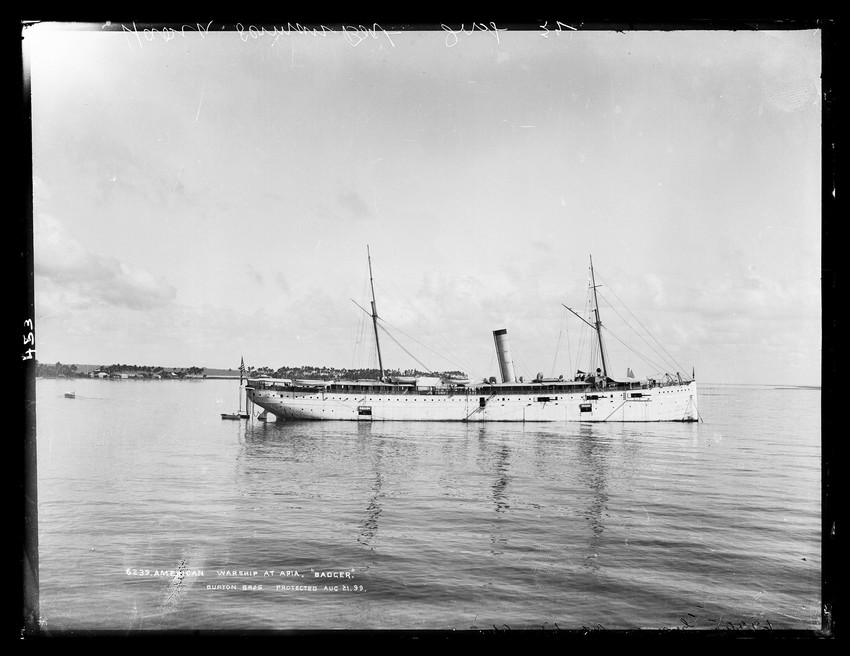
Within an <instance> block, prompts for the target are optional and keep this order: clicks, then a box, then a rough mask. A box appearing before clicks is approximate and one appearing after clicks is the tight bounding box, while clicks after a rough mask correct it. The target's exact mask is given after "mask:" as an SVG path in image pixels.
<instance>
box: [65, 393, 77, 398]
mask: <svg viewBox="0 0 850 656" xmlns="http://www.w3.org/2000/svg"><path fill="white" fill-rule="evenodd" d="M65 398H66V399H75V398H77V393H76V392H65Z"/></svg>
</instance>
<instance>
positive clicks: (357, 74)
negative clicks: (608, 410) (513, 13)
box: [23, 23, 822, 385]
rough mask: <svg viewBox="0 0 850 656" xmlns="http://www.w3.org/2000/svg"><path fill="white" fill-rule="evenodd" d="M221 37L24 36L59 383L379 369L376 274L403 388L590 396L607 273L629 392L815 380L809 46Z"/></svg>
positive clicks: (816, 222)
mask: <svg viewBox="0 0 850 656" xmlns="http://www.w3.org/2000/svg"><path fill="white" fill-rule="evenodd" d="M174 27H178V28H179V26H174ZM224 27H225V26H219V25H216V24H215V23H212V24H203V25H201V26H200V29H199V27H198V26H196V25H192V26H191V27H190V28H186V29H182V30H179V29H178V30H177V31H168V30H166V29H163V26H159V28H160V29H157V30H152V29H147V30H146V29H145V28H144V27H143V26H134V25H132V24H125V25H110V26H108V27H104V26H99V25H98V26H91V25H72V24H53V25H51V24H43V25H37V26H33V27H29V28H25V29H24V30H23V35H24V38H23V48H24V56H25V63H26V64H27V66H28V70H29V80H30V92H31V104H32V165H33V201H32V203H33V204H32V223H33V261H34V264H33V267H34V271H33V273H34V280H35V299H34V300H35V335H36V350H37V353H36V357H37V359H38V360H39V361H40V362H46V363H54V362H57V361H59V362H63V363H79V364H102V365H106V364H139V365H151V366H163V367H190V366H199V367H207V368H235V367H237V366H238V365H239V362H240V359H241V358H244V362H245V365H246V366H254V367H262V366H268V367H271V368H272V369H277V368H278V367H281V366H299V365H316V366H332V367H338V368H341V367H347V368H352V367H366V366H374V364H375V362H376V360H375V339H374V333H373V332H372V331H373V327H372V323H371V318H370V316H369V309H370V307H369V303H370V301H371V291H370V287H369V277H370V276H369V256H371V265H372V278H373V281H374V288H375V301H376V307H377V313H378V315H379V317H380V322H381V326H382V328H381V330H380V331H379V336H380V339H381V353H382V359H383V364H384V366H385V367H387V368H397V369H401V370H404V369H408V368H414V367H416V368H419V369H420V370H421V369H422V368H423V367H425V368H428V369H430V370H433V371H448V370H461V371H465V372H466V373H467V374H469V375H470V376H474V377H479V376H482V377H489V376H491V375H496V376H498V364H497V361H496V358H495V349H494V346H493V335H492V333H493V331H494V330H497V329H501V328H506V329H507V330H508V337H509V340H510V346H511V354H512V357H513V360H514V365H515V368H516V371H517V375H523V376H524V377H534V376H535V375H537V374H538V373H543V374H544V375H545V376H550V375H551V376H558V375H564V376H565V377H571V376H572V374H573V373H574V372H575V371H576V370H578V369H582V370H587V368H588V367H590V366H592V362H591V361H590V360H588V359H587V358H588V355H587V350H588V347H589V346H591V345H592V344H593V343H594V342H593V339H594V336H593V335H592V334H591V333H590V332H589V328H588V326H587V325H586V324H584V323H583V322H582V320H581V319H580V318H579V317H578V316H576V315H575V314H572V313H570V312H569V311H568V310H567V309H566V308H565V307H564V306H568V307H569V308H572V309H573V310H575V311H576V312H577V313H578V314H579V315H581V316H583V317H587V316H588V314H587V310H588V305H587V303H588V298H589V296H588V292H589V284H590V278H589V271H590V262H591V258H592V262H593V272H594V275H595V277H596V284H597V293H598V298H599V311H600V316H601V320H602V323H603V326H604V329H603V340H604V342H605V346H606V348H607V350H608V362H609V371H610V372H611V373H613V374H614V375H615V376H620V375H625V374H626V370H627V369H632V370H633V372H634V374H635V375H636V376H637V377H639V378H643V377H646V376H654V375H658V374H660V373H663V372H670V373H672V372H673V371H681V372H683V373H687V374H690V373H692V372H695V374H696V377H697V380H704V381H707V382H715V383H737V384H782V385H819V384H820V381H821V323H822V311H821V287H820V285H821V228H822V226H821V200H822V199H821V112H822V107H821V93H822V90H821V78H820V76H821V33H820V32H819V31H817V30H808V29H803V30H781V31H771V30H759V31H747V30H732V31H724V30H698V31H695V30H687V31H677V30H670V31H628V30H627V31H624V32H617V31H606V30H598V31H584V30H572V29H560V30H552V29H551V27H552V26H549V25H547V26H546V27H545V28H544V27H542V26H541V27H540V29H532V28H529V29H502V30H498V29H497V30H493V29H492V26H491V28H490V29H486V30H485V29H480V28H482V27H483V26H479V29H474V30H472V29H467V30H466V31H464V32H453V31H448V30H446V29H440V28H439V27H436V28H435V29H431V30H424V31H414V30H411V31H407V30H399V29H395V30H394V29H390V28H387V29H385V30H379V29H376V30H374V31H365V30H356V29H348V30H342V29H339V26H331V27H329V28H328V29H326V30H317V31H313V32H302V31H298V30H293V29H289V30H287V29H284V28H285V27H286V26H284V25H281V26H279V27H280V29H278V30H271V29H268V30H266V31H260V30H250V29H248V28H249V26H248V25H243V26H237V28H238V29H233V28H232V26H228V29H222V28H224ZM496 27H497V28H498V27H499V26H498V25H497V26H496ZM591 320H592V319H591ZM385 329H386V332H385ZM400 345H401V346H400ZM402 347H403V348H402Z"/></svg>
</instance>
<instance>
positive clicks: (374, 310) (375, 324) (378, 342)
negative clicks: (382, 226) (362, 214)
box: [366, 245, 384, 380]
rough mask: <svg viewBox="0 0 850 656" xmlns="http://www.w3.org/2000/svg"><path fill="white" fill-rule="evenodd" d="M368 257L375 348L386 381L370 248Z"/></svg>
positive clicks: (381, 378)
mask: <svg viewBox="0 0 850 656" xmlns="http://www.w3.org/2000/svg"><path fill="white" fill-rule="evenodd" d="M366 257H367V259H368V260H369V286H370V287H371V288H372V326H373V327H374V329H375V347H376V348H377V350H378V369H380V372H381V375H380V380H384V363H383V360H381V340H380V339H379V338H378V308H377V306H376V305H375V282H374V280H372V255H371V253H370V252H369V246H368V245H367V246H366Z"/></svg>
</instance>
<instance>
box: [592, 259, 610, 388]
mask: <svg viewBox="0 0 850 656" xmlns="http://www.w3.org/2000/svg"><path fill="white" fill-rule="evenodd" d="M590 284H591V287H592V288H593V312H594V313H595V315H596V336H597V337H598V338H599V354H600V355H601V356H602V375H603V376H607V375H608V363H607V362H606V361H605V347H604V346H603V345H602V320H601V319H600V318H599V299H597V298H596V278H595V276H594V275H593V256H591V257H590Z"/></svg>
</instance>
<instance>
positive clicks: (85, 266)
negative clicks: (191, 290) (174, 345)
mask: <svg viewBox="0 0 850 656" xmlns="http://www.w3.org/2000/svg"><path fill="white" fill-rule="evenodd" d="M33 245H34V266H33V272H34V273H35V275H36V277H37V278H38V294H37V296H36V298H37V300H43V301H45V303H49V302H50V301H54V302H55V301H58V300H59V299H63V305H64V304H71V305H73V306H75V307H81V306H82V307H85V306H89V305H92V304H104V305H114V306H123V307H127V308H130V309H133V310H146V309H151V308H155V307H160V306H163V305H167V304H168V303H170V302H172V301H173V300H174V299H175V297H176V295H177V290H176V289H175V288H174V287H173V286H171V285H169V284H168V283H167V282H165V281H163V280H162V279H160V278H157V277H156V276H154V275H153V274H152V273H150V272H149V271H146V270H145V269H142V268H140V267H137V266H134V265H132V264H128V263H126V262H121V261H120V260H118V259H116V258H114V257H105V256H101V255H97V254H95V253H92V252H90V251H89V250H88V249H86V248H85V246H83V245H82V244H81V243H80V242H78V241H77V240H75V239H74V238H73V237H71V236H70V235H69V234H68V232H67V230H66V229H65V227H64V225H63V224H62V223H61V222H60V221H59V220H57V219H55V218H54V217H51V216H49V215H45V214H40V215H38V216H36V217H35V219H34V221H33ZM54 309H56V308H54Z"/></svg>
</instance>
